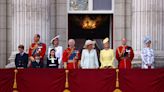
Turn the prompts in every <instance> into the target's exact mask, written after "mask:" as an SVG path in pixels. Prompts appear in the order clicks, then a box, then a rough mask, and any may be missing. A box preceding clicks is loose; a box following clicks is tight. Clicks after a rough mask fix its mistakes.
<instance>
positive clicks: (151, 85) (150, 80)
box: [119, 69, 164, 92]
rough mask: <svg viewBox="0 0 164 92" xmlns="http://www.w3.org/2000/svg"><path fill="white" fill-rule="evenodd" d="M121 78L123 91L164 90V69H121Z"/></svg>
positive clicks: (159, 91)
mask: <svg viewBox="0 0 164 92" xmlns="http://www.w3.org/2000/svg"><path fill="white" fill-rule="evenodd" d="M119 80H120V89H121V90H122V91H123V92H164V87H163V86H164V69H154V70H141V69H134V70H120V73H119Z"/></svg>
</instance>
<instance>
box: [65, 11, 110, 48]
mask: <svg viewBox="0 0 164 92" xmlns="http://www.w3.org/2000/svg"><path fill="white" fill-rule="evenodd" d="M106 37H109V38H110V45H111V48H113V15H112V14H111V15H110V14H69V15H68V38H69V39H70V38H73V39H75V41H76V47H77V48H78V49H82V48H83V45H84V43H85V40H87V39H91V40H95V41H96V49H98V50H100V49H102V39H104V38H106Z"/></svg>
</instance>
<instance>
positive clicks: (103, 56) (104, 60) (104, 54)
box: [100, 38, 114, 69]
mask: <svg viewBox="0 0 164 92" xmlns="http://www.w3.org/2000/svg"><path fill="white" fill-rule="evenodd" d="M103 45H104V49H103V50H101V51H100V62H101V66H100V68H104V69H108V68H114V65H113V61H114V51H113V50H112V49H110V48H109V38H105V39H104V40H103Z"/></svg>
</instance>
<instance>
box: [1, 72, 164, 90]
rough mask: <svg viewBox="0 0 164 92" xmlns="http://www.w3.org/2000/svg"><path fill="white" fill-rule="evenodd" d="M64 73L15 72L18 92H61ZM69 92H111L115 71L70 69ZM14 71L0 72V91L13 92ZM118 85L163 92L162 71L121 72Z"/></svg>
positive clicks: (126, 87)
mask: <svg viewBox="0 0 164 92" xmlns="http://www.w3.org/2000/svg"><path fill="white" fill-rule="evenodd" d="M65 77H66V76H65V70H62V69H23V70H18V74H17V87H18V91H19V92H37V91H38V92H63V90H64V89H65V80H66V79H65ZM68 77H69V78H68V80H69V90H70V91H71V92H113V90H114V89H115V83H116V72H115V70H114V69H112V70H103V69H102V70H69V74H68ZM13 80H14V69H0V92H12V90H13V89H12V87H13V83H14V81H13ZM119 83H120V89H121V90H122V92H164V88H163V85H164V69H154V70H141V69H131V70H120V71H119Z"/></svg>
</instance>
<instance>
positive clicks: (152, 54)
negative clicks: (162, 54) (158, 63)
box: [150, 49, 154, 65]
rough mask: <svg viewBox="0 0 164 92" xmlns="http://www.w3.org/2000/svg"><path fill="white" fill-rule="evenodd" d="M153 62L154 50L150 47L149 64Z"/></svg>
mask: <svg viewBox="0 0 164 92" xmlns="http://www.w3.org/2000/svg"><path fill="white" fill-rule="evenodd" d="M153 63H154V51H153V49H151V56H150V64H151V65H152V64H153Z"/></svg>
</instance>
